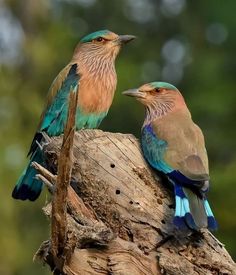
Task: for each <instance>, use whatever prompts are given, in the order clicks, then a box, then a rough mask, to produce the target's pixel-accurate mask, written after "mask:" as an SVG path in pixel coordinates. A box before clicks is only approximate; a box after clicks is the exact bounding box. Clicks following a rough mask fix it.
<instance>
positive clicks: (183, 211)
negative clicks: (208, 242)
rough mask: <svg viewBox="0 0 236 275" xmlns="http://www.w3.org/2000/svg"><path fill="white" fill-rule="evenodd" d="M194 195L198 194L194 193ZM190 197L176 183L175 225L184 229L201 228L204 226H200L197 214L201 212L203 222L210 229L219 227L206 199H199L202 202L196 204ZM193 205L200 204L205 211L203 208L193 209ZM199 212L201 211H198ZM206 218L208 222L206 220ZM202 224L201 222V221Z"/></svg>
mask: <svg viewBox="0 0 236 275" xmlns="http://www.w3.org/2000/svg"><path fill="white" fill-rule="evenodd" d="M193 196H196V194H193ZM190 199H191V198H190V197H187V195H186V194H185V192H184V190H183V188H182V187H181V186H180V185H178V184H175V203H176V206H175V217H174V221H173V222H174V225H175V226H176V227H177V228H178V229H180V230H184V229H187V228H191V229H194V230H199V229H200V228H201V227H202V226H199V216H198V217H197V215H198V214H199V213H200V218H202V220H203V221H202V224H205V225H206V226H203V227H207V228H208V229H210V230H216V229H217V223H216V220H215V218H214V215H213V213H212V211H211V208H210V206H209V203H208V201H207V200H206V199H203V200H202V199H198V201H200V204H201V205H200V204H198V205H194V204H191V201H190ZM192 206H195V207H196V206H199V207H200V208H201V207H202V209H203V213H201V209H199V211H198V209H193V208H192ZM198 212H199V213H198ZM204 220H206V222H204ZM200 224H201V222H200Z"/></svg>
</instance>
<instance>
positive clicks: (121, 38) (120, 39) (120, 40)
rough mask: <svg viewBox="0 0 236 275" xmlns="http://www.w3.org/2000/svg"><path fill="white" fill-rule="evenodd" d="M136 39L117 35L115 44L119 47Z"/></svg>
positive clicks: (130, 36) (132, 36)
mask: <svg viewBox="0 0 236 275" xmlns="http://www.w3.org/2000/svg"><path fill="white" fill-rule="evenodd" d="M135 38H136V36H134V35H128V34H126V35H119V37H118V39H117V42H118V43H119V44H121V45H123V44H127V43H129V42H130V41H132V40H134V39H135Z"/></svg>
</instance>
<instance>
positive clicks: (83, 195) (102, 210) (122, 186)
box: [36, 130, 236, 275]
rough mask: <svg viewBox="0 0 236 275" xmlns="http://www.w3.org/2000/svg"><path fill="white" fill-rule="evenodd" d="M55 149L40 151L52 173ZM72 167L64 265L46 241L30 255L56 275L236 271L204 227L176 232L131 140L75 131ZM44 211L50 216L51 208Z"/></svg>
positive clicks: (158, 186)
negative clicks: (199, 229) (39, 259)
mask: <svg viewBox="0 0 236 275" xmlns="http://www.w3.org/2000/svg"><path fill="white" fill-rule="evenodd" d="M61 144H62V137H57V138H53V139H51V140H50V142H49V143H48V144H46V145H45V146H44V147H43V150H44V153H45V157H46V163H47V167H46V168H47V169H48V170H49V171H50V172H51V173H53V174H57V160H58V156H59V154H60V149H61ZM72 162H73V167H72V176H71V186H70V187H69V189H68V200H67V219H66V223H67V229H68V231H67V240H66V245H65V247H64V251H63V252H62V254H61V257H62V258H63V259H64V263H63V265H61V262H60V261H57V259H55V258H54V257H53V255H52V253H51V244H50V241H45V242H44V243H43V244H42V245H41V247H40V249H39V250H38V252H37V253H36V257H38V258H41V259H43V261H44V262H46V263H47V264H48V265H49V266H50V267H51V269H52V271H53V272H54V274H73V275H77V274H82V275H86V274H94V275H101V274H109V275H118V274H119V275H156V274H174V275H177V274H178V275H183V274H188V275H199V274H202V275H208V274H209V275H210V274H222V275H223V274H224V275H226V274H236V265H235V263H234V262H233V260H232V259H231V257H230V255H229V254H228V252H227V251H226V250H225V248H224V247H223V245H222V244H221V243H220V242H219V241H217V240H216V238H215V237H214V236H213V235H212V234H211V233H210V232H209V231H208V230H206V229H204V230H202V231H201V232H193V231H190V230H189V231H188V232H179V231H178V230H176V229H175V228H174V226H173V223H172V219H173V215H174V196H173V191H172V189H171V187H170V186H167V185H168V184H167V182H166V181H164V182H163V180H161V178H160V176H158V175H157V173H156V172H155V171H153V170H152V169H151V168H150V167H149V166H148V164H147V163H146V162H145V160H144V158H143V156H142V153H141V150H140V145H139V142H138V140H137V139H136V138H135V137H134V136H132V135H128V134H118V133H107V132H103V131H100V130H82V131H79V132H77V133H76V134H75V137H74V147H73V159H72ZM52 199H53V195H52ZM44 211H45V213H46V214H47V215H48V216H49V217H50V215H51V205H50V204H49V205H47V206H46V207H45V208H44Z"/></svg>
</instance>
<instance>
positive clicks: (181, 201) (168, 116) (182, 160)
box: [123, 82, 217, 230]
mask: <svg viewBox="0 0 236 275" xmlns="http://www.w3.org/2000/svg"><path fill="white" fill-rule="evenodd" d="M123 94H125V95H128V96H132V97H135V98H136V99H137V100H138V101H140V102H141V103H142V104H143V105H144V106H145V109H146V117H145V120H144V124H143V127H142V136H141V147H142V151H143V154H144V157H145V159H146V160H147V161H148V163H149V164H150V165H151V166H152V167H153V168H154V169H156V170H157V171H160V172H162V173H164V174H165V175H166V176H167V177H168V179H169V181H170V182H171V183H172V184H173V185H174V190H175V217H174V221H173V222H174V224H175V226H176V227H177V228H179V229H186V228H188V227H189V228H192V229H194V230H199V229H200V228H204V227H205V228H209V229H210V230H215V229H216V228H217V223H216V220H215V218H214V215H213V213H212V211H211V208H210V206H209V203H208V201H207V198H206V195H207V192H208V190H209V179H210V178H209V169H208V157H207V151H206V148H205V141H204V136H203V134H202V131H201V129H200V128H199V127H198V126H197V125H196V124H195V123H194V122H193V120H192V118H191V114H190V112H189V110H188V108H187V106H186V103H185V101H184V98H183V96H182V95H181V93H180V92H179V90H178V89H177V88H176V87H175V86H173V85H171V84H169V83H165V82H152V83H148V84H144V85H143V86H141V87H139V88H138V89H131V90H127V91H125V92H123Z"/></svg>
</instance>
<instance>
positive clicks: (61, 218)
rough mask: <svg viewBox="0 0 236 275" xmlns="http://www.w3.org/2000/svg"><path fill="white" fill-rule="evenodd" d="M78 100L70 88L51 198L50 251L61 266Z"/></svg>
mask: <svg viewBox="0 0 236 275" xmlns="http://www.w3.org/2000/svg"><path fill="white" fill-rule="evenodd" d="M77 101H78V92H77V91H73V89H71V91H70V96H69V107H68V117H67V122H66V126H65V130H64V136H63V141H62V146H61V150H60V154H59V156H58V176H57V180H56V186H55V191H54V194H53V200H52V215H51V221H52V222H51V223H52V226H51V252H52V255H53V257H54V259H60V258H61V259H60V261H58V262H60V266H61V268H63V265H64V260H65V259H66V255H65V246H66V242H67V214H66V211H67V197H68V187H69V186H70V180H71V171H72V162H71V158H72V153H73V142H74V134H75V115H76V108H77Z"/></svg>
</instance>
